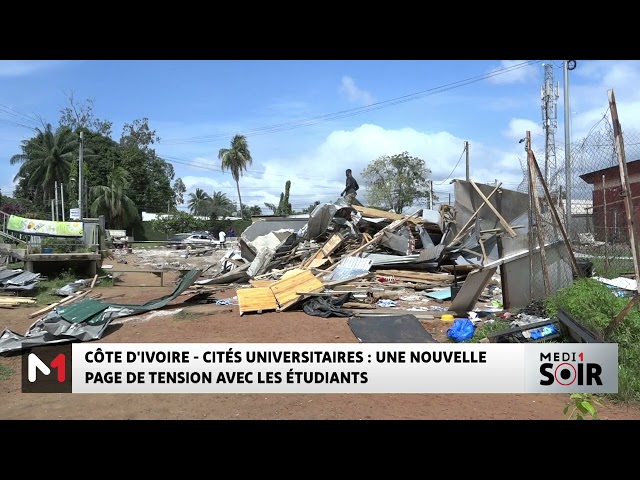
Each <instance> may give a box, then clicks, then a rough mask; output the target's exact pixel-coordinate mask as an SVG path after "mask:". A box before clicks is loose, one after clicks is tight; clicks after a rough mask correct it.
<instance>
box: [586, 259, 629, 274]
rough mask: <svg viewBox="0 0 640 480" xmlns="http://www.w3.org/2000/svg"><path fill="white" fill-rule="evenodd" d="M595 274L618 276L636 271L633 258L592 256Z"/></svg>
mask: <svg viewBox="0 0 640 480" xmlns="http://www.w3.org/2000/svg"><path fill="white" fill-rule="evenodd" d="M589 260H590V261H591V262H592V263H593V271H594V275H597V276H598V277H604V278H617V277H620V276H622V275H624V274H629V273H633V272H634V266H633V259H631V258H617V257H610V258H608V259H607V258H605V257H591V258H589Z"/></svg>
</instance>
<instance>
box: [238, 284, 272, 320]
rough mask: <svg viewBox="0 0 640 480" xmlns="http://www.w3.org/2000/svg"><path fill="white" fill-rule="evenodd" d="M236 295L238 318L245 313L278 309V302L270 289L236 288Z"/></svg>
mask: <svg viewBox="0 0 640 480" xmlns="http://www.w3.org/2000/svg"><path fill="white" fill-rule="evenodd" d="M236 295H237V296H238V309H239V310H240V316H242V315H243V314H244V313H247V312H261V311H264V310H277V309H278V302H277V301H276V297H275V296H274V295H273V292H272V291H271V288H270V287H251V288H238V289H237V290H236Z"/></svg>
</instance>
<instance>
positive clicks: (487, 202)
mask: <svg viewBox="0 0 640 480" xmlns="http://www.w3.org/2000/svg"><path fill="white" fill-rule="evenodd" d="M469 182H470V183H471V185H472V186H473V188H475V189H476V192H478V195H480V197H481V198H482V200H484V203H485V204H486V205H487V207H489V208H490V209H491V211H492V212H493V213H494V215H495V216H496V217H498V220H499V221H500V223H501V224H502V226H503V227H504V229H505V230H506V231H507V233H509V235H511V237H512V238H513V237H517V236H518V234H517V233H516V232H515V230H514V229H513V228H511V225H509V222H507V221H506V220H505V219H504V217H503V216H502V215H500V212H498V210H497V209H496V207H494V206H493V204H492V203H491V202H490V201H489V199H488V198H487V197H486V196H485V195H484V193H482V190H480V188H479V187H478V185H476V182H474V181H473V180H469Z"/></svg>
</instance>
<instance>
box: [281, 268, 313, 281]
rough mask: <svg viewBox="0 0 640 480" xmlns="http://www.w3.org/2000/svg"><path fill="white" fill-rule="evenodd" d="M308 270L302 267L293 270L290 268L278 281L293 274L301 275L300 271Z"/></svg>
mask: <svg viewBox="0 0 640 480" xmlns="http://www.w3.org/2000/svg"><path fill="white" fill-rule="evenodd" d="M304 271H306V270H304V269H302V268H294V269H293V270H289V271H287V272H284V273H283V274H282V276H281V277H280V279H279V280H278V282H280V281H282V280H286V279H287V278H291V277H293V276H296V275H299V274H300V273H302V272H304Z"/></svg>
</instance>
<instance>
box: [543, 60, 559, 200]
mask: <svg viewBox="0 0 640 480" xmlns="http://www.w3.org/2000/svg"><path fill="white" fill-rule="evenodd" d="M542 66H543V67H544V85H543V86H542V87H541V88H540V98H541V99H542V128H543V130H544V133H545V150H544V181H545V182H546V183H547V187H548V188H549V190H550V191H551V193H556V191H557V185H556V183H557V182H556V177H557V174H558V172H557V170H558V166H557V164H556V130H557V129H558V113H557V112H558V109H557V106H558V102H557V100H558V97H559V91H560V84H559V83H558V85H557V86H555V87H554V78H553V63H543V64H542Z"/></svg>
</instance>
